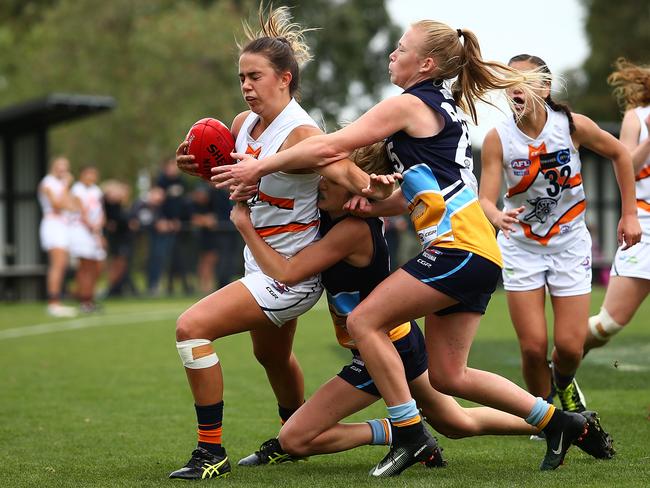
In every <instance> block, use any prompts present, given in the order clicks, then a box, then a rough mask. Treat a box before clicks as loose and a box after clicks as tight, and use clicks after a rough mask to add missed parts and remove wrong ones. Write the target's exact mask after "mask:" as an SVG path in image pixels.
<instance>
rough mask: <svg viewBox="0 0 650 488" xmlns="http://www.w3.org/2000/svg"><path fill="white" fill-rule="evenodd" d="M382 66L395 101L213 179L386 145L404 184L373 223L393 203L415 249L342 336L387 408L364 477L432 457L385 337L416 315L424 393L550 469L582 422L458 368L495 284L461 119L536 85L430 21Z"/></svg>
mask: <svg viewBox="0 0 650 488" xmlns="http://www.w3.org/2000/svg"><path fill="white" fill-rule="evenodd" d="M388 69H389V73H390V79H391V82H392V83H394V84H396V85H397V86H400V87H401V88H403V89H404V93H403V94H401V95H398V96H396V97H392V98H388V99H387V100H384V101H382V102H380V103H379V104H377V105H376V106H375V107H373V108H372V109H371V110H369V111H368V112H367V113H365V114H364V115H362V116H361V117H360V118H359V119H357V120H356V121H355V122H353V123H351V124H350V125H348V126H346V127H344V128H343V129H341V130H339V131H336V132H333V133H331V134H327V135H320V136H316V137H312V138H309V139H306V140H305V141H302V142H301V143H300V144H297V145H295V146H293V147H292V148H290V149H288V150H287V151H282V152H280V153H277V154H275V155H273V156H270V157H267V158H265V159H263V160H261V161H253V160H252V159H251V158H249V157H248V156H246V155H245V154H243V153H242V152H240V153H238V154H235V155H234V156H235V157H236V158H238V159H241V160H243V161H242V162H240V163H239V164H236V165H232V166H231V167H229V168H223V169H221V171H220V174H219V175H217V176H216V177H215V181H217V182H220V184H224V185H230V184H233V183H234V182H238V181H239V182H245V183H249V184H250V183H254V182H255V181H257V179H258V178H259V177H261V176H262V175H265V174H268V173H269V172H272V171H277V170H279V169H284V170H288V169H292V168H301V167H303V168H304V167H314V166H324V165H328V164H331V163H334V162H337V161H339V160H340V159H342V158H345V157H346V156H347V155H348V154H350V152H351V151H352V150H353V149H355V148H359V147H362V146H366V145H369V144H372V143H374V142H378V141H380V140H383V139H385V138H387V148H388V151H389V152H390V158H391V160H392V162H393V167H394V169H395V171H397V172H398V173H401V175H402V177H403V182H402V184H401V188H400V190H399V191H396V192H395V193H393V195H392V196H391V197H389V198H388V199H387V200H385V201H384V202H382V203H383V205H384V209H383V213H382V215H390V213H388V210H387V209H388V207H391V206H392V209H391V212H392V213H393V214H398V213H401V212H404V211H406V210H408V211H409V212H410V216H411V219H412V221H413V224H414V227H415V230H416V232H417V235H418V237H419V238H420V240H421V243H422V245H423V248H424V249H423V251H422V252H421V253H420V254H419V255H417V256H415V257H414V258H413V259H412V260H411V261H409V262H408V263H406V264H405V265H404V266H402V268H400V269H398V270H397V271H395V272H394V273H393V274H391V275H390V276H389V277H388V278H386V279H385V280H384V281H383V282H382V283H381V284H380V285H379V286H377V287H376V288H375V289H374V290H373V291H372V292H371V293H370V295H369V296H368V297H367V298H366V299H365V300H363V302H361V303H360V304H359V305H358V306H357V307H356V308H355V309H354V310H353V311H352V312H351V314H350V315H349V316H348V318H347V327H348V331H349V332H350V335H351V336H352V338H353V339H354V340H355V342H356V347H357V349H358V350H359V352H360V354H361V356H362V357H363V358H364V362H365V365H366V367H367V368H368V371H369V372H370V375H371V376H372V379H373V380H374V383H375V385H376V386H377V388H378V390H379V392H380V393H381V395H382V397H383V399H384V401H385V402H386V404H387V406H388V411H389V416H390V419H391V424H392V427H393V443H392V446H391V449H390V451H389V452H388V454H387V455H386V457H385V458H384V459H383V460H382V461H380V462H379V464H378V465H377V466H376V467H375V469H374V470H373V471H372V473H373V474H374V475H375V476H384V475H386V474H398V473H399V472H401V471H403V470H404V469H406V468H407V467H409V466H410V465H412V464H414V463H415V462H417V461H419V460H421V459H426V458H428V457H429V456H431V454H432V453H433V452H434V451H435V449H436V444H435V442H434V440H433V438H432V437H431V436H430V434H429V433H428V431H427V430H426V429H425V428H424V426H423V424H422V419H421V417H420V413H419V411H418V409H417V406H416V403H415V401H414V400H413V398H412V396H411V392H410V390H409V388H408V382H407V379H406V377H405V375H404V366H403V364H402V361H401V360H400V357H399V354H398V353H397V351H396V350H395V348H394V347H393V344H392V342H391V341H390V338H389V336H388V335H387V332H388V331H390V330H392V329H393V328H395V327H396V326H397V325H399V324H402V323H405V322H408V321H409V320H411V319H414V318H417V317H425V327H426V346H427V351H428V353H429V364H428V371H429V380H430V381H431V384H432V386H433V387H434V388H435V389H436V390H438V391H440V392H442V393H446V394H449V395H454V396H459V397H462V398H466V399H469V400H472V401H475V402H477V403H481V404H483V405H487V406H491V407H493V408H497V409H499V410H503V411H506V412H509V413H511V414H513V415H516V416H518V417H522V418H525V419H526V420H527V422H528V423H530V424H531V425H534V426H536V427H538V428H539V429H542V430H543V431H544V433H545V435H546V440H547V451H546V455H545V458H544V460H543V462H542V465H541V468H542V469H555V468H557V467H558V466H559V465H560V464H561V462H562V460H563V458H564V456H565V454H566V451H567V449H568V448H569V446H570V445H571V443H572V442H573V441H574V440H575V439H577V438H578V437H579V436H580V435H581V434H582V433H583V431H584V429H585V426H586V422H585V419H584V417H583V416H581V415H577V414H571V413H565V412H562V411H560V410H555V409H554V407H553V406H552V405H550V404H548V403H547V402H546V401H545V400H543V399H542V398H535V397H534V396H532V395H531V394H530V393H528V392H527V391H525V390H523V389H522V388H520V387H518V386H517V385H515V384H514V383H512V382H510V381H509V380H507V379H505V378H503V377H501V376H498V375H496V374H492V373H488V372H485V371H480V370H477V369H473V368H469V367H468V366H467V357H468V354H469V349H470V346H471V344H472V340H473V338H474V335H475V333H476V330H477V328H478V325H479V322H480V318H481V315H482V314H483V313H484V312H485V309H486V307H487V304H488V301H489V299H490V296H491V294H492V292H494V290H495V287H496V284H497V280H498V276H499V273H500V268H501V254H500V252H499V248H498V245H497V243H496V239H495V235H494V228H493V227H492V225H491V224H490V222H489V221H488V220H487V219H486V217H485V215H484V214H483V211H482V210H481V207H480V205H479V202H478V198H477V194H476V192H477V190H476V188H477V185H476V180H475V178H474V176H473V174H472V164H473V163H472V153H471V147H470V142H469V135H468V130H467V124H466V122H465V120H464V116H463V114H462V111H463V110H465V111H467V112H469V114H470V115H471V117H472V119H473V120H476V108H475V101H476V100H477V99H483V98H484V97H485V94H486V92H487V91H488V90H491V89H505V88H510V87H514V86H516V85H520V84H523V89H524V90H525V91H527V92H529V93H530V92H532V89H531V84H532V83H533V82H539V80H540V79H543V78H544V76H542V75H541V74H539V73H520V72H518V71H517V70H515V69H513V68H511V67H509V66H505V65H502V64H500V63H495V62H488V61H484V60H483V59H482V58H481V54H480V48H479V44H478V39H477V38H476V36H475V35H474V33H472V32H471V31H469V30H461V29H452V28H450V27H449V26H447V25H445V24H443V23H440V22H436V21H430V20H425V21H420V22H417V23H415V24H413V25H411V26H410V27H409V29H408V30H407V31H406V32H405V33H404V35H403V36H402V38H401V39H400V41H399V43H398V46H397V48H396V49H395V51H393V52H392V53H391V55H390V62H389V66H388ZM531 96H535V95H534V94H532V93H531ZM375 179H376V178H373V180H375Z"/></svg>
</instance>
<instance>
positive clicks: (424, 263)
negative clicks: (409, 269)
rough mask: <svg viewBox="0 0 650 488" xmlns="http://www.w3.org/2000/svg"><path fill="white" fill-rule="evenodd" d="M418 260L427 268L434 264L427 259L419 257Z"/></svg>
mask: <svg viewBox="0 0 650 488" xmlns="http://www.w3.org/2000/svg"><path fill="white" fill-rule="evenodd" d="M417 261H418V264H421V265H422V266H424V267H426V268H430V267H431V266H432V264H431V263H430V262H428V261H425V260H424V259H421V258H418V260H417Z"/></svg>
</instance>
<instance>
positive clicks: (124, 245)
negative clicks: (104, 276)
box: [102, 180, 139, 297]
mask: <svg viewBox="0 0 650 488" xmlns="http://www.w3.org/2000/svg"><path fill="white" fill-rule="evenodd" d="M102 187H103V190H104V211H105V213H106V225H105V228H104V235H105V236H106V241H107V246H108V257H109V266H108V287H107V290H106V296H109V297H113V296H122V295H123V294H124V292H125V291H126V292H128V293H130V294H131V295H138V291H137V288H136V286H135V283H134V282H133V278H132V277H131V264H132V260H133V250H134V245H135V232H136V231H137V230H138V228H139V224H138V221H137V219H135V218H133V216H132V215H131V212H130V210H129V208H128V203H129V197H130V193H131V190H130V188H129V186H128V185H126V184H125V183H122V182H120V181H117V180H109V181H106V182H104V184H103V185H102Z"/></svg>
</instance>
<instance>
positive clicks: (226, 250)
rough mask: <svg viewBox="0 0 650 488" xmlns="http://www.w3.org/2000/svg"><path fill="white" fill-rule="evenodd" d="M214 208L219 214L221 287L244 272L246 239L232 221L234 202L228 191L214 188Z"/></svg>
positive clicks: (219, 279)
mask: <svg viewBox="0 0 650 488" xmlns="http://www.w3.org/2000/svg"><path fill="white" fill-rule="evenodd" d="M213 190H214V191H213V193H212V195H213V198H214V201H215V204H214V208H215V211H216V215H217V222H218V223H219V228H218V234H219V235H218V239H217V254H218V255H219V259H218V262H217V282H218V284H219V287H222V286H226V285H227V284H228V283H230V282H231V281H233V280H234V279H235V277H236V276H237V275H243V274H244V259H243V252H242V251H243V249H244V241H243V239H242V238H241V236H240V235H239V232H238V231H237V229H236V228H235V226H234V225H233V223H232V222H231V221H230V209H231V208H232V202H231V201H230V197H229V195H228V192H226V191H224V190H217V189H214V188H213Z"/></svg>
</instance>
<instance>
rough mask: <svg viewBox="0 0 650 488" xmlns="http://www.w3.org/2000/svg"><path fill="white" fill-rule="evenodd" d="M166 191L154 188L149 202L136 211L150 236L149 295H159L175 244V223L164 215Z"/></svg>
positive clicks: (140, 204) (149, 196)
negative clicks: (161, 279)
mask: <svg viewBox="0 0 650 488" xmlns="http://www.w3.org/2000/svg"><path fill="white" fill-rule="evenodd" d="M164 201H165V191H164V190H163V189H162V188H160V187H159V186H154V187H152V188H151V189H150V190H149V193H148V194H147V200H146V201H144V202H140V203H139V204H138V208H137V210H136V212H137V215H138V218H139V220H140V222H141V224H142V225H143V227H144V229H146V230H147V231H148V232H147V233H148V235H149V246H148V247H149V253H148V259H147V293H148V294H149V295H158V293H159V285H160V278H161V276H162V273H163V270H164V269H165V268H166V267H167V266H166V265H167V262H168V257H169V255H170V253H171V250H172V246H173V244H174V240H173V239H174V236H173V234H172V232H174V222H173V221H171V220H169V219H167V218H165V217H164V216H163V213H162V207H163V202H164Z"/></svg>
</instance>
